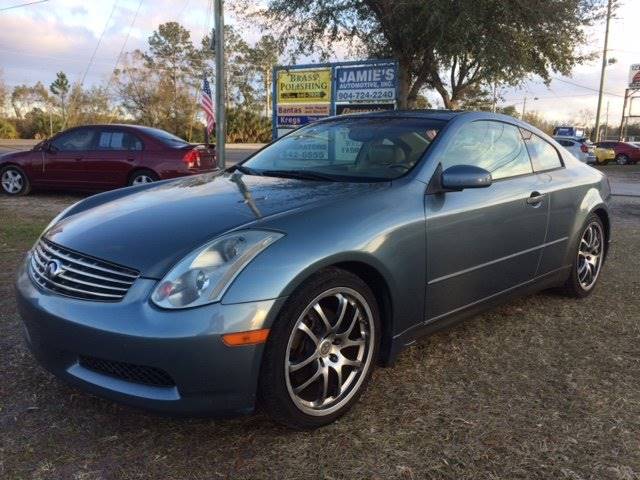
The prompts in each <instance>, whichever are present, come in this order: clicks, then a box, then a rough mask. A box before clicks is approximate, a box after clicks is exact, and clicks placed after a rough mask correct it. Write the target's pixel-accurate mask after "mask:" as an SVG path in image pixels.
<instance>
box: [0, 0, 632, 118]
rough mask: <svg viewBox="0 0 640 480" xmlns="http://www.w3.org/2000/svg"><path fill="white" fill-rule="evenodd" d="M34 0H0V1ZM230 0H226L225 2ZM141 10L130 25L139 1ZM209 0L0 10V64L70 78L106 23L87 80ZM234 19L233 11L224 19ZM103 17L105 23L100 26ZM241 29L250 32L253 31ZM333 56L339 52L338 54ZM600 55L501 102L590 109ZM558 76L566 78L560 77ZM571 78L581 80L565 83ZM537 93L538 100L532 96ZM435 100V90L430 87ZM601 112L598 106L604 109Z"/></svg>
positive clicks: (202, 9)
mask: <svg viewBox="0 0 640 480" xmlns="http://www.w3.org/2000/svg"><path fill="white" fill-rule="evenodd" d="M28 1H34V0H0V9H2V8H6V7H10V6H13V5H18V4H21V3H25V2H28ZM231 1H233V0H227V3H229V2H231ZM622 2H623V6H622V7H621V8H620V10H619V11H618V14H617V17H618V18H617V19H615V20H613V22H612V25H611V33H610V40H609V42H610V54H609V56H611V57H615V58H616V59H617V60H618V63H616V64H615V65H613V66H611V67H609V68H608V69H607V72H608V74H607V82H606V88H605V91H606V92H608V93H609V95H606V96H605V99H604V103H603V109H605V108H606V104H607V101H609V102H610V111H609V116H610V122H611V123H617V122H619V117H620V114H621V111H622V97H623V94H624V89H625V86H626V82H627V76H628V70H629V65H630V64H631V63H640V42H639V41H638V30H637V29H638V20H640V0H622ZM140 4H141V7H140V11H139V13H138V15H137V18H136V19H135V22H134V24H133V27H131V24H132V21H133V19H134V16H135V13H136V10H137V9H138V5H140ZM210 9H211V0H173V1H172V0H143V1H142V2H141V3H140V0H116V1H115V2H113V1H108V0H102V1H95V0H94V1H87V0H49V1H48V2H45V3H40V4H35V5H31V6H25V7H22V8H16V9H11V10H6V11H0V68H2V70H3V72H4V78H5V81H6V82H7V83H8V84H9V85H12V86H13V85H16V84H20V83H34V82H35V81H37V80H41V81H42V82H44V83H45V84H49V83H50V82H51V81H52V80H53V78H54V77H55V73H56V72H57V71H59V70H64V71H65V72H67V74H68V75H69V77H70V78H71V80H73V81H78V80H80V79H81V78H82V76H83V74H84V72H85V70H86V69H87V65H88V63H89V59H90V58H91V55H92V53H93V51H94V49H95V48H96V45H97V44H98V40H99V38H100V36H101V34H102V32H103V31H104V37H103V38H102V42H101V43H100V46H99V48H98V50H97V52H96V55H95V59H94V61H93V64H92V66H91V68H89V69H88V73H87V78H86V81H85V83H86V84H93V83H100V82H105V81H106V80H107V79H108V77H109V75H110V73H111V71H112V70H113V68H114V65H115V62H116V59H117V58H118V54H119V52H120V50H121V49H122V48H123V45H124V42H125V39H126V38H127V34H128V32H129V31H130V35H129V38H128V40H127V42H126V45H125V51H129V50H133V49H134V48H144V47H145V46H146V40H147V37H148V36H149V35H150V34H151V32H152V31H153V30H154V29H155V28H156V27H157V26H158V25H159V24H160V23H163V22H167V21H171V20H175V21H178V22H180V23H182V24H183V25H185V26H186V27H187V28H188V29H190V30H191V32H192V37H193V38H194V39H195V40H196V41H199V40H200V39H201V38H202V36H203V35H204V33H205V32H206V31H208V30H209V29H210V28H211V22H212V20H211V16H210V15H208V14H207V13H208V12H210V11H211V10H210ZM230 20H231V21H233V19H230ZM105 25H106V28H105ZM244 34H245V36H246V37H247V38H249V39H255V38H256V36H257V35H258V32H256V31H246V32H244ZM603 37H604V25H600V26H598V28H594V29H593V31H591V32H589V38H590V39H591V43H590V45H589V46H588V47H589V48H590V49H592V50H594V51H599V50H601V48H602V40H603ZM337 60H339V59H337ZM599 70H600V67H599V60H596V61H594V62H592V63H591V64H588V65H582V66H580V67H578V68H576V69H575V71H574V74H573V76H572V77H571V78H566V77H562V78H560V80H554V81H553V82H552V83H551V85H550V87H549V88H547V87H546V86H545V85H543V84H542V83H541V82H539V81H535V80H532V81H529V82H527V84H526V87H525V88H523V89H517V90H516V89H508V90H504V91H503V92H502V94H503V96H504V97H505V100H506V101H505V104H515V105H516V106H517V107H518V108H519V109H521V108H522V103H523V100H524V97H525V96H526V97H527V98H528V100H527V110H528V111H529V110H531V111H537V112H539V113H540V114H542V115H544V116H545V117H547V118H548V119H550V120H556V121H563V120H567V121H568V120H570V119H573V118H576V117H579V116H580V114H579V112H580V111H582V110H585V109H587V110H591V111H595V108H596V102H597V94H596V92H594V91H592V90H590V89H596V90H597V88H598V80H599V73H600V72H599ZM563 80H564V81H563ZM566 82H571V83H575V84H577V85H580V86H582V87H587V88H581V87H578V86H574V85H570V84H568V83H566ZM534 97H537V98H538V100H533V98H534ZM430 98H432V99H433V100H436V99H437V98H438V97H437V96H435V95H430ZM603 112H604V110H603Z"/></svg>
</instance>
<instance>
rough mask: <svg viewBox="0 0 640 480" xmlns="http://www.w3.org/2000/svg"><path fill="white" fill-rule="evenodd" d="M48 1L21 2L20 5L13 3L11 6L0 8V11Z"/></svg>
mask: <svg viewBox="0 0 640 480" xmlns="http://www.w3.org/2000/svg"><path fill="white" fill-rule="evenodd" d="M48 1H49V0H37V1H36V2H28V3H21V4H20V5H13V6H11V7H4V8H0V12H4V11H6V10H13V9H14V8H20V7H28V6H29V5H36V4H37V3H44V2H48Z"/></svg>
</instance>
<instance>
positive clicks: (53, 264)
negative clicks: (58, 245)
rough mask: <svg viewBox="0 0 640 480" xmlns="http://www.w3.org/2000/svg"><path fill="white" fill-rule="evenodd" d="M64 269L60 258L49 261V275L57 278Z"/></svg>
mask: <svg viewBox="0 0 640 480" xmlns="http://www.w3.org/2000/svg"><path fill="white" fill-rule="evenodd" d="M63 271H64V269H63V268H62V265H61V264H60V262H59V261H58V260H51V261H50V262H49V263H47V277H49V278H56V277H57V276H58V275H60V274H61V273H62V272H63Z"/></svg>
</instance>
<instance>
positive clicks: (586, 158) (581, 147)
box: [553, 136, 596, 163]
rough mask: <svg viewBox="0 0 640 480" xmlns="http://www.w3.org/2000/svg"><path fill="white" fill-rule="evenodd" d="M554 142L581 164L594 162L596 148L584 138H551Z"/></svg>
mask: <svg viewBox="0 0 640 480" xmlns="http://www.w3.org/2000/svg"><path fill="white" fill-rule="evenodd" d="M553 138H554V139H555V141H556V142H558V143H559V144H560V145H562V146H563V147H564V148H566V149H567V150H569V152H571V154H573V156H574V157H576V158H577V159H578V160H580V161H581V162H583V163H595V162H596V147H595V145H593V144H592V143H591V142H590V141H589V140H588V139H586V138H584V137H561V136H557V137H553Z"/></svg>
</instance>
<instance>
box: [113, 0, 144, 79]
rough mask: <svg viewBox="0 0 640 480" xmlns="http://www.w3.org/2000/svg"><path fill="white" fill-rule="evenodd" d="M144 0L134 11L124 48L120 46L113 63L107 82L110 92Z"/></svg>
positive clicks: (123, 43) (141, 0) (123, 44)
mask: <svg viewBox="0 0 640 480" xmlns="http://www.w3.org/2000/svg"><path fill="white" fill-rule="evenodd" d="M143 1H144V0H140V2H139V3H138V8H137V9H136V13H134V15H133V18H132V19H131V23H130V24H129V30H127V36H126V37H125V38H124V42H122V48H120V52H119V53H118V56H117V57H116V63H115V64H114V65H113V70H112V71H111V75H109V81H108V82H107V88H106V89H105V90H106V91H107V92H109V87H110V86H111V82H112V81H113V77H114V73H115V71H116V68H118V64H119V63H120V59H121V58H122V54H123V53H124V49H125V48H126V46H127V42H128V41H129V36H130V35H131V30H132V29H133V25H134V24H135V23H136V19H137V18H138V13H139V12H140V7H142V2H143Z"/></svg>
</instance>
